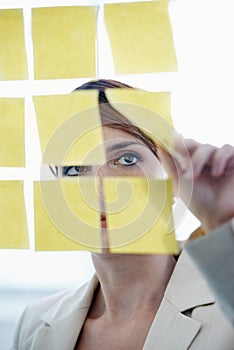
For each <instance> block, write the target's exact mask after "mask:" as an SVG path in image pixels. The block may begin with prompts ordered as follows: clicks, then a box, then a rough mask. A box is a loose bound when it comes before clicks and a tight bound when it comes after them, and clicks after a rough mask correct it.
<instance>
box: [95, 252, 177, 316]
mask: <svg viewBox="0 0 234 350" xmlns="http://www.w3.org/2000/svg"><path fill="white" fill-rule="evenodd" d="M93 263H94V266H95V269H96V273H97V276H98V279H99V281H100V289H99V291H98V292H97V295H96V301H95V304H94V307H93V308H92V317H94V318H96V317H100V316H101V315H103V314H105V315H108V317H109V318H112V319H115V320H116V319H117V318H120V319H121V318H123V317H125V316H128V317H131V315H132V317H135V314H136V313H138V312H139V311H141V312H142V311H144V312H152V309H157V308H158V307H159V305H160V303H161V300H162V297H163V294H164V291H165V289H166V286H167V284H168V281H169V279H170V277H171V274H172V271H173V269H174V266H175V259H174V257H173V256H167V255H125V254H123V255H122V254H121V255H93Z"/></svg>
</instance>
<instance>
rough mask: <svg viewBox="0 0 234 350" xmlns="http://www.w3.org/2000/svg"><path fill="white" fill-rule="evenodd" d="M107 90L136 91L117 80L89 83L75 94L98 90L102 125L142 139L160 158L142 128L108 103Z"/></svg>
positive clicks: (152, 142) (77, 89) (79, 88)
mask: <svg viewBox="0 0 234 350" xmlns="http://www.w3.org/2000/svg"><path fill="white" fill-rule="evenodd" d="M106 89H135V88H133V87H132V86H130V85H127V84H124V83H121V82H119V81H116V80H110V79H108V80H107V79H99V80H93V81H90V82H87V83H85V84H83V85H81V86H79V87H77V88H76V89H75V90H74V92H76V91H79V90H98V91H99V94H98V102H99V110H100V116H101V122H102V125H105V126H108V127H110V128H113V129H119V130H122V131H124V132H127V133H129V134H131V135H133V136H135V137H136V138H138V139H140V140H141V141H142V142H144V143H145V144H146V146H147V147H148V148H149V149H150V150H151V151H152V152H153V154H154V155H155V156H156V157H157V158H158V154H157V145H156V144H155V142H154V141H153V140H152V139H151V138H150V137H149V136H147V135H146V134H145V133H144V132H143V131H142V130H141V129H140V128H138V127H137V126H135V125H134V124H133V123H131V122H130V121H129V120H128V119H127V118H126V117H125V116H123V115H122V114H120V113H119V112H118V111H117V110H116V109H114V108H113V107H112V106H111V104H110V102H109V101H108V99H107V97H106V94H105V90H106Z"/></svg>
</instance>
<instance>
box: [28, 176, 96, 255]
mask: <svg viewBox="0 0 234 350" xmlns="http://www.w3.org/2000/svg"><path fill="white" fill-rule="evenodd" d="M96 193H97V192H96V181H95V178H87V177H83V178H79V179H78V180H75V181H74V180H68V179H63V180H61V181H59V180H56V181H41V182H35V184H34V213H35V214H34V215H35V237H36V239H35V241H36V250H89V251H92V252H100V251H101V246H102V245H101V228H100V213H99V200H98V196H97V194H96Z"/></svg>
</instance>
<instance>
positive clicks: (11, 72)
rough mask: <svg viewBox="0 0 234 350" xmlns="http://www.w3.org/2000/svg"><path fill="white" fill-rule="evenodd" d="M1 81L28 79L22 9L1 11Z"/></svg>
mask: <svg viewBox="0 0 234 350" xmlns="http://www.w3.org/2000/svg"><path fill="white" fill-rule="evenodd" d="M0 43H1V44H0V80H22V79H27V78H28V67H27V58H26V51H25V42H24V20H23V11H22V9H12V10H0Z"/></svg>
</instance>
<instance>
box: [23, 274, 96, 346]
mask: <svg viewBox="0 0 234 350" xmlns="http://www.w3.org/2000/svg"><path fill="white" fill-rule="evenodd" d="M97 284H98V280H97V277H96V276H94V277H93V278H92V280H91V281H90V283H89V284H88V286H87V288H86V289H85V291H84V293H83V295H82V297H81V298H79V300H77V299H76V295H74V297H73V299H72V300H70V301H69V305H71V307H70V308H69V307H68V308H67V310H66V311H64V310H63V311H62V312H58V311H57V310H56V309H55V308H54V307H52V308H51V309H49V310H48V311H47V312H45V313H44V314H43V315H42V316H41V320H42V327H41V328H39V329H38V330H36V332H35V333H33V334H31V335H30V337H29V338H28V339H27V340H26V342H25V345H24V349H28V350H29V349H33V350H42V349H50V350H58V349H59V350H73V349H74V346H75V344H76V341H77V338H78V335H79V333H80V331H81V328H82V326H83V324H84V321H85V319H86V316H87V313H88V311H89V307H90V304H91V302H92V298H93V293H94V291H95V289H96V287H97ZM32 339H33V340H32ZM29 344H31V347H29Z"/></svg>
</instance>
